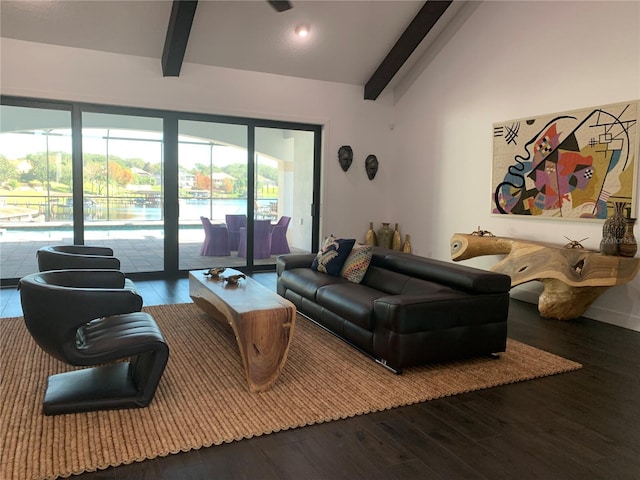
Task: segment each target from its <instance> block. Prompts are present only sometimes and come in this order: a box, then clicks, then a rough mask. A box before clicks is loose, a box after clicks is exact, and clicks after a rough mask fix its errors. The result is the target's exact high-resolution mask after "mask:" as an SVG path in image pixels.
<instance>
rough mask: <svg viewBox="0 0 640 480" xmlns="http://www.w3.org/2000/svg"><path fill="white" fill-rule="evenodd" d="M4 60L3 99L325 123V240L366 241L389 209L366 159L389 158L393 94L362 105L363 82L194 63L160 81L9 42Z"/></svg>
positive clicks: (109, 61) (154, 67) (73, 53)
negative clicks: (345, 150)
mask: <svg viewBox="0 0 640 480" xmlns="http://www.w3.org/2000/svg"><path fill="white" fill-rule="evenodd" d="M0 59H1V72H0V88H1V92H2V94H4V95H16V96H24V97H35V98H43V99H56V100H58V99H59V100H74V101H83V102H90V103H99V104H108V105H122V106H135V107H145V108H159V109H168V110H177V111H185V112H202V113H213V114H221V115H236V116H241V117H253V118H266V119H272V120H288V121H299V122H307V123H314V124H321V125H323V134H324V143H323V165H322V172H323V175H322V177H323V190H322V212H323V214H322V215H323V216H322V219H321V235H326V234H329V233H336V234H339V235H343V236H363V235H364V232H365V231H366V228H367V226H368V221H370V220H376V219H374V218H371V214H370V212H379V211H381V210H384V209H385V208H386V205H385V202H384V198H385V197H387V196H388V192H387V191H386V187H385V185H384V181H383V180H381V179H376V180H375V181H374V182H370V181H369V180H368V179H367V177H366V174H365V170H364V160H365V158H366V156H367V155H368V154H369V153H375V154H376V155H378V158H380V161H381V163H383V164H384V163H385V162H388V161H390V159H391V156H392V153H393V147H392V136H391V131H390V129H389V123H390V119H391V118H392V111H393V105H392V102H391V100H390V98H391V96H390V95H389V96H388V97H387V99H385V98H384V97H382V98H381V99H380V100H378V101H377V102H371V101H364V100H363V95H364V93H363V87H359V86H354V85H346V84H339V83H332V82H321V81H314V80H305V79H299V78H292V77H285V76H278V75H271V74H264V73H257V72H247V71H241V70H233V69H228V68H217V67H209V66H203V65H196V64H188V63H186V64H184V65H183V67H182V71H181V73H180V77H168V78H163V77H162V70H161V65H160V61H159V60H155V59H150V58H144V57H135V56H128V55H119V54H111V53H105V52H97V51H91V50H85V49H78V48H68V47H59V46H53V45H44V44H38V43H32V42H24V41H19V40H13V39H7V38H2V39H1V43H0ZM345 144H347V145H351V146H352V148H353V150H354V162H353V165H352V166H351V169H350V170H349V171H348V172H346V173H344V172H343V171H342V169H341V168H340V166H339V164H338V157H337V151H338V148H340V146H341V145H345ZM381 168H385V167H381Z"/></svg>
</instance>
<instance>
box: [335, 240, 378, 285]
mask: <svg viewBox="0 0 640 480" xmlns="http://www.w3.org/2000/svg"><path fill="white" fill-rule="evenodd" d="M372 255H373V247H372V246H371V245H361V244H359V243H356V244H355V245H354V246H353V248H352V249H351V252H350V253H349V256H348V257H347V260H346V261H345V262H344V265H343V266H342V272H340V276H341V277H343V278H346V279H347V280H349V281H350V282H353V283H360V282H361V281H362V279H363V278H364V275H365V274H366V273H367V268H369V264H370V263H371V257H372Z"/></svg>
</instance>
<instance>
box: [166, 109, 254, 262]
mask: <svg viewBox="0 0 640 480" xmlns="http://www.w3.org/2000/svg"><path fill="white" fill-rule="evenodd" d="M247 131H248V128H247V126H246V125H234V124H226V123H217V122H205V121H190V120H180V121H179V122H178V205H179V220H178V225H179V233H178V240H179V254H178V259H179V264H178V265H179V268H180V270H193V269H197V268H205V267H212V266H222V265H224V266H228V267H232V266H237V267H240V266H244V265H246V260H245V258H244V257H242V256H239V255H238V246H239V240H240V229H241V228H243V229H245V230H246V225H247V158H248V157H247V155H248V153H247Z"/></svg>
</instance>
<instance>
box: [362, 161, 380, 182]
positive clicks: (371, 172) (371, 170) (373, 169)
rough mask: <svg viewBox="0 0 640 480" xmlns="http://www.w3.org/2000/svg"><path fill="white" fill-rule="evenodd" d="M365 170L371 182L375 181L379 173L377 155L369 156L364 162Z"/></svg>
mask: <svg viewBox="0 0 640 480" xmlns="http://www.w3.org/2000/svg"><path fill="white" fill-rule="evenodd" d="M364 168H365V169H366V170H367V177H369V180H373V179H374V178H375V177H376V173H378V158H377V157H376V156H375V155H369V156H368V157H367V159H366V160H365V161H364Z"/></svg>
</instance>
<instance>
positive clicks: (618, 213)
mask: <svg viewBox="0 0 640 480" xmlns="http://www.w3.org/2000/svg"><path fill="white" fill-rule="evenodd" d="M625 205H626V203H625V202H615V203H614V204H613V215H611V216H610V217H609V218H607V219H606V220H605V221H604V224H603V225H602V241H601V242H600V253H603V254H605V255H619V253H620V243H621V242H622V237H624V233H625V231H626V229H627V222H626V221H625V218H624V215H623V211H624V206H625Z"/></svg>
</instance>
